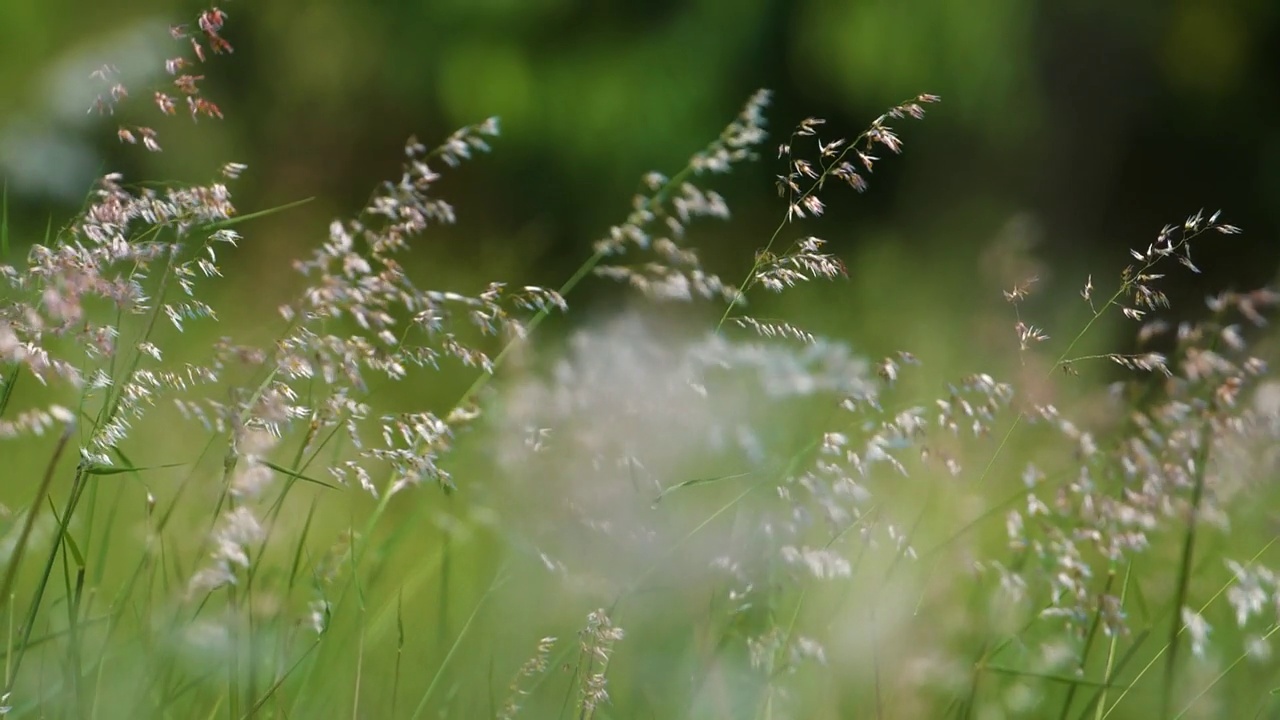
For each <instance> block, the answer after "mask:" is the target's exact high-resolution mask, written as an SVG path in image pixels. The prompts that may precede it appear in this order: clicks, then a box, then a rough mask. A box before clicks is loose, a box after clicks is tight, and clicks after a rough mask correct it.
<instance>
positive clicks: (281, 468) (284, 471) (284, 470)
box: [258, 460, 338, 490]
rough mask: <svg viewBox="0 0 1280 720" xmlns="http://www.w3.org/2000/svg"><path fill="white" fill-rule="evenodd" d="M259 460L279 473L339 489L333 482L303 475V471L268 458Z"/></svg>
mask: <svg viewBox="0 0 1280 720" xmlns="http://www.w3.org/2000/svg"><path fill="white" fill-rule="evenodd" d="M258 462H260V463H262V464H263V465H266V466H267V467H269V468H271V469H272V470H275V471H276V472H278V473H280V474H282V475H288V476H289V477H291V478H297V479H299V480H302V481H304V482H309V483H315V484H316V485H320V486H322V487H327V488H329V489H330V490H337V489H338V486H337V485H333V484H331V483H327V482H325V481H323V480H316V479H315V478H313V477H307V476H306V475H303V474H302V473H300V472H295V471H293V470H290V469H289V468H287V467H284V466H283V465H277V464H275V463H273V462H270V461H267V460H259V461H258Z"/></svg>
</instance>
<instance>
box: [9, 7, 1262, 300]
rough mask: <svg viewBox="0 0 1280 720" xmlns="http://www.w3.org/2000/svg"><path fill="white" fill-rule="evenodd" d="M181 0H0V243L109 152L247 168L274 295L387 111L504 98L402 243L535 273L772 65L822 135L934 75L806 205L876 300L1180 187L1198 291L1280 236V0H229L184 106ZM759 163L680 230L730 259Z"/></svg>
mask: <svg viewBox="0 0 1280 720" xmlns="http://www.w3.org/2000/svg"><path fill="white" fill-rule="evenodd" d="M200 8H201V6H200V5H199V4H195V3H179V2H173V1H172V0H141V1H139V2H133V3H118V2H115V3H113V2H110V1H107V2H92V3H91V2H86V1H84V0H50V1H49V2H42V3H20V2H18V3H5V4H4V5H3V7H0V23H3V27H5V28H6V29H7V30H6V33H5V36H6V39H5V42H4V43H2V44H0V93H2V94H3V97H4V98H5V102H4V103H0V172H3V175H4V176H5V177H6V178H7V182H8V188H9V201H10V206H11V213H12V215H13V227H14V229H15V231H21V232H15V237H19V238H20V237H23V236H24V233H25V236H26V237H31V238H38V237H40V236H42V235H43V231H44V228H45V226H46V223H47V222H48V221H49V219H50V218H53V221H54V224H55V225H57V224H58V223H59V222H60V221H61V220H62V219H64V218H66V217H68V214H69V213H70V212H71V211H72V210H73V209H74V208H76V207H78V206H79V204H80V202H81V200H82V199H83V196H84V193H85V191H86V189H87V188H88V187H89V185H90V183H91V182H92V180H93V178H94V177H95V176H96V175H98V174H99V173H101V172H104V171H108V170H119V171H122V172H124V173H125V174H126V176H127V177H129V178H134V179H141V178H147V179H159V178H168V179H181V180H204V179H206V178H208V177H210V176H211V175H212V173H213V172H214V169H215V168H216V167H217V166H218V165H219V164H221V163H222V162H225V161H228V160H239V161H243V162H247V163H249V164H250V166H251V167H250V171H249V172H248V173H247V174H246V176H245V178H244V179H243V180H242V181H240V182H239V183H238V184H237V185H236V186H235V193H236V196H237V198H238V203H237V204H238V206H239V207H240V209H241V211H242V212H250V211H253V210H257V209H261V208H265V207H269V206H272V205H277V204H281V203H285V202H289V201H291V200H296V199H299V198H303V197H312V196H314V197H315V198H317V199H316V201H315V202H313V203H311V204H309V205H308V206H306V207H305V208H302V209H299V210H294V211H291V212H289V213H285V214H283V215H279V216H276V217H273V218H271V219H269V220H264V221H262V222H259V223H256V224H255V225H253V226H250V227H246V228H245V231H246V235H248V236H249V238H250V242H249V244H248V248H247V250H246V252H244V253H242V254H241V255H240V257H239V259H238V260H235V261H233V262H240V263H243V264H244V265H245V266H246V268H247V271H246V272H244V273H242V274H240V275H239V277H240V278H242V281H243V282H245V283H247V284H252V286H253V287H255V288H256V289H258V290H263V291H265V292H261V293H259V294H257V295H255V297H256V298H260V299H262V300H263V301H264V302H270V303H272V304H274V301H276V300H279V299H282V298H283V297H287V290H288V287H286V284H283V283H273V282H270V280H271V278H272V276H273V275H274V274H275V273H276V269H277V268H279V267H281V263H280V262H279V261H280V260H281V259H283V258H291V257H295V256H297V255H298V254H300V253H301V252H302V251H303V250H304V248H305V247H307V246H308V244H309V243H311V242H313V241H314V240H316V239H317V238H319V237H321V234H322V233H323V231H324V228H325V226H326V224H327V221H328V220H329V219H330V218H332V217H345V216H348V215H350V214H351V213H352V212H354V211H355V210H356V209H358V208H359V206H360V204H361V203H362V202H363V201H364V199H365V198H366V197H367V195H368V192H369V190H370V189H371V187H372V186H373V185H374V184H375V183H376V182H378V181H379V180H381V179H384V178H389V177H392V176H394V175H396V174H397V168H398V163H399V161H400V152H399V148H400V146H401V144H402V142H403V141H404V139H405V138H406V137H408V136H409V135H411V134H415V133H416V134H417V135H418V136H419V137H421V138H422V139H423V140H424V141H426V142H428V144H431V142H432V141H435V140H438V139H441V138H443V137H444V136H445V135H446V134H447V133H448V132H450V131H451V130H453V129H454V128H456V127H457V126H460V125H462V124H466V123H471V122H478V121H480V120H481V119H483V118H485V117H487V116H489V115H498V116H500V117H501V119H502V127H503V137H502V138H500V140H499V141H498V143H497V146H496V152H495V153H494V154H493V156H492V157H487V158H485V159H483V161H481V162H477V163H474V164H472V165H471V166H469V167H467V168H465V169H464V170H462V171H458V172H451V173H450V174H449V175H450V177H448V179H447V182H446V184H444V185H442V186H441V192H442V193H443V194H444V195H446V196H447V197H448V199H449V200H451V201H452V202H454V203H455V204H456V205H457V207H458V211H459V217H460V226H459V227H458V228H457V229H456V230H452V231H447V232H440V233H439V234H438V236H437V237H438V238H439V239H440V241H439V242H434V243H431V247H430V248H429V249H428V248H426V247H424V248H423V251H422V257H423V262H424V264H429V266H430V268H434V272H437V273H439V275H440V276H441V277H444V278H450V279H453V280H456V281H457V282H458V283H459V285H460V286H467V285H471V286H475V285H476V284H478V283H479V282H480V281H483V280H487V279H492V278H493V277H495V276H504V277H507V278H511V279H514V280H519V281H521V282H542V283H547V284H558V283H559V282H560V281H561V280H562V279H563V278H565V277H566V276H567V275H568V274H569V273H570V272H571V271H572V269H573V268H575V267H577V265H578V263H579V262H580V261H581V259H582V258H584V257H585V256H586V255H587V254H589V243H590V242H591V241H592V240H593V239H594V238H596V237H599V236H600V235H601V234H603V233H604V231H605V230H606V229H607V227H608V226H609V225H610V224H612V223H615V222H618V221H620V220H621V219H622V217H623V216H624V215H625V212H626V210H627V203H628V200H629V198H630V196H631V194H632V193H633V192H634V191H635V190H636V189H637V187H638V180H639V178H640V176H641V175H642V174H643V173H644V172H646V171H648V170H664V171H668V172H672V171H674V170H677V169H679V168H680V167H681V166H682V165H683V163H684V161H685V159H686V158H687V157H688V155H689V154H690V153H692V152H693V151H694V150H696V149H698V148H700V147H701V146H702V145H703V144H705V142H707V141H708V140H710V139H711V138H713V137H714V136H715V134H716V133H717V132H718V131H719V129H720V128H721V127H723V125H724V124H725V123H726V122H727V121H728V120H729V119H730V118H731V117H732V116H733V114H734V113H735V112H736V111H737V109H738V108H739V107H740V106H741V104H742V103H743V102H744V101H745V99H746V98H747V96H748V95H749V94H750V93H751V92H752V91H753V90H754V89H756V88H757V87H769V88H773V89H774V90H776V91H777V96H776V103H775V105H774V107H773V108H772V109H771V111H770V113H769V119H770V122H771V123H772V127H773V129H774V131H775V133H777V134H782V133H784V132H786V131H789V130H790V128H791V127H792V126H793V125H794V124H795V123H796V122H797V121H799V120H800V119H802V118H804V117H806V116H810V115H816V116H819V117H824V118H826V119H828V121H829V123H828V125H827V126H826V128H825V129H824V136H825V137H827V138H830V137H834V136H837V135H841V134H843V135H848V136H852V135H853V134H856V133H857V132H858V131H859V130H860V129H862V128H864V127H865V126H866V124H867V123H868V122H869V121H870V120H871V119H872V118H874V117H875V116H876V115H878V114H879V113H880V112H881V111H882V110H883V109H884V108H886V107H888V106H890V105H892V104H894V103H896V102H898V101H900V100H903V99H905V98H908V97H911V96H914V95H916V94H918V93H921V92H929V93H935V94H938V95H941V96H942V98H943V104H942V105H940V106H935V107H933V108H932V109H931V114H930V116H929V117H928V118H927V119H926V120H925V121H924V122H923V123H915V122H910V123H907V122H902V123H899V124H900V125H901V127H900V129H901V130H902V133H903V136H904V138H905V140H906V143H907V154H906V157H905V158H902V159H894V160H893V161H892V162H888V163H882V164H881V165H880V167H879V168H878V171H877V173H876V176H875V177H874V178H872V187H871V191H870V193H869V194H868V196H867V197H864V198H857V199H854V198H847V199H848V202H830V203H829V205H831V213H830V215H831V217H830V218H829V219H827V220H825V221H824V222H823V223H821V224H819V225H818V226H817V227H815V228H812V229H810V230H809V231H810V232H813V233H814V234H818V235H820V236H822V237H825V238H827V239H829V240H831V241H832V242H833V243H834V244H835V248H836V251H837V252H838V253H840V254H841V255H843V256H844V257H845V258H846V259H848V260H851V261H853V260H858V259H859V258H860V254H861V253H869V255H868V257H867V258H865V259H864V260H863V262H861V263H854V262H851V267H853V271H854V275H855V278H856V277H857V276H858V275H859V273H861V272H863V271H866V272H870V273H873V274H874V273H879V272H880V269H879V268H875V267H868V265H867V264H868V263H871V262H873V260H872V258H877V257H878V258H880V259H881V261H887V259H886V258H885V257H884V255H885V253H886V252H887V253H889V254H891V255H893V254H904V257H908V258H910V259H911V263H909V266H910V268H911V272H910V274H909V276H906V277H900V278H896V281H897V282H900V283H903V284H904V287H903V289H902V293H901V295H899V296H898V297H900V298H908V297H910V296H912V295H916V294H918V293H922V292H923V293H925V294H926V295H927V296H933V295H934V293H933V292H932V291H931V290H930V287H932V286H934V285H936V284H939V283H941V285H942V286H943V287H944V289H945V290H946V291H948V292H949V290H950V288H946V287H945V286H946V285H947V284H948V283H947V280H946V278H948V277H956V276H957V275H959V276H967V275H969V274H971V273H973V272H974V271H976V270H977V269H978V268H979V266H981V265H982V264H983V262H984V256H983V253H982V248H984V247H987V246H989V245H990V244H991V243H992V242H993V241H994V240H995V239H996V238H999V237H1001V236H1002V234H1006V235H1007V233H1008V232H1009V230H1010V228H1011V227H1012V229H1013V230H1014V231H1015V232H1016V233H1017V234H1019V235H1021V236H1023V238H1024V239H1025V240H1026V241H1030V242H1032V243H1033V244H1038V250H1037V252H1038V253H1040V254H1041V255H1042V256H1043V257H1045V258H1046V259H1048V260H1049V261H1050V262H1049V266H1050V268H1054V267H1064V268H1067V269H1069V270H1072V271H1073V272H1049V271H1047V270H1046V271H1045V272H1044V273H1043V274H1044V277H1042V280H1044V281H1045V282H1050V281H1053V280H1055V279H1063V281H1064V282H1065V283H1066V284H1067V285H1069V286H1071V289H1072V290H1074V288H1075V287H1078V284H1079V283H1080V282H1081V281H1082V278H1083V274H1084V272H1083V269H1084V268H1085V267H1086V266H1087V267H1088V268H1090V269H1092V270H1095V271H1098V272H1100V270H1099V266H1101V267H1102V268H1105V269H1106V271H1107V272H1108V273H1110V272H1111V271H1112V269H1113V268H1114V269H1116V270H1118V269H1119V267H1120V265H1121V263H1123V262H1125V256H1124V251H1125V249H1127V248H1128V247H1131V246H1138V245H1142V246H1145V244H1146V243H1147V242H1149V240H1150V239H1152V238H1153V237H1154V235H1155V233H1156V232H1157V231H1158V230H1159V228H1160V227H1161V226H1162V225H1163V224H1164V223H1166V222H1178V221H1180V220H1181V219H1182V218H1184V217H1185V216H1187V215H1188V214H1190V213H1192V212H1194V211H1195V210H1196V209H1198V208H1200V207H1202V206H1203V207H1206V208H1209V209H1216V208H1222V209H1223V210H1224V211H1225V213H1226V215H1225V217H1226V218H1227V220H1228V221H1229V222H1233V223H1235V224H1237V225H1240V226H1242V227H1244V228H1245V229H1246V230H1247V233H1248V234H1247V235H1246V236H1245V238H1244V239H1243V240H1240V241H1233V242H1232V243H1231V244H1230V245H1229V246H1228V245H1226V244H1223V246H1222V247H1221V248H1213V247H1207V246H1206V247H1204V248H1201V249H1198V254H1197V258H1198V260H1199V261H1200V264H1201V267H1202V268H1204V269H1205V270H1206V272H1207V273H1208V274H1209V275H1210V276H1211V277H1210V278H1209V279H1207V280H1206V286H1212V287H1221V286H1223V285H1224V284H1233V285H1237V286H1240V287H1252V286H1256V285H1258V284H1261V283H1263V282H1267V281H1269V280H1271V278H1272V275H1273V270H1274V268H1275V265H1276V261H1277V258H1280V252H1277V250H1276V246H1275V244H1274V243H1273V242H1271V241H1270V239H1271V238H1273V237H1274V234H1275V230H1276V228H1277V226H1278V225H1280V203H1276V202H1275V201H1274V199H1275V198H1276V197H1278V196H1280V124H1278V123H1277V122H1276V117H1277V111H1278V110H1280V107H1278V106H1277V105H1278V100H1280V83H1276V82H1275V68H1276V67H1277V62H1278V61H1280V50H1278V48H1280V42H1278V40H1280V38H1278V37H1277V36H1278V34H1280V6H1278V5H1277V4H1276V3H1274V2H1270V1H1269V0H1231V1H1229V2H1218V1H1217V0H1174V1H1172V2H1137V3H1132V2H1127V3H1110V2H1088V1H1084V2H1027V1H1025V0H981V2H969V1H964V2H962V1H960V0H930V1H928V2H899V1H888V0H884V1H873V0H866V1H863V0H844V1H839V2H833V1H830V0H828V1H822V0H695V1H692V2H671V1H657V2H647V3H635V2H627V1H623V0H595V1H593V2H574V1H573V0H442V1H438V2H380V3H359V4H352V3H342V2H336V1H334V0H315V1H314V2H308V3H250V2H237V1H232V2H228V3H226V6H225V8H224V10H225V11H226V12H227V13H228V15H229V20H228V23H227V26H226V28H225V34H226V36H227V38H228V39H229V40H230V41H231V42H232V43H233V45H234V46H235V48H236V52H235V54H234V55H233V56H230V57H217V58H213V59H212V60H211V62H209V63H207V64H206V65H205V66H204V67H203V68H199V69H197V71H196V72H203V73H204V74H205V75H207V80H206V81H205V88H206V90H205V92H206V95H207V96H208V97H210V98H211V99H213V100H214V101H216V102H218V103H219V104H220V106H221V107H222V109H223V110H224V112H225V113H226V116H227V117H226V119H225V120H224V121H210V120H204V121H201V122H200V123H199V125H198V126H193V125H192V123H191V122H190V121H189V119H187V118H185V117H183V116H181V114H180V115H179V116H178V117H173V118H160V117H159V114H158V113H157V112H156V111H155V108H154V106H153V105H151V104H150V100H149V97H150V92H151V91H152V90H153V89H155V88H160V87H163V86H164V84H165V83H166V82H167V78H166V77H164V75H163V60H164V58H165V57H169V56H171V55H175V54H179V52H181V51H184V50H185V48H184V47H183V45H182V43H181V42H175V41H173V40H170V39H169V37H168V35H167V33H166V26H167V25H168V24H170V23H174V22H180V21H193V20H194V18H195V14H196V12H197V11H198V10H199V9H200ZM106 62H110V63H113V64H115V65H116V66H118V67H119V68H120V69H121V71H122V73H123V76H124V79H125V81H126V83H127V84H128V86H129V87H130V89H131V92H132V93H133V95H132V97H131V98H130V99H129V101H128V103H127V104H126V105H125V106H123V107H122V109H121V110H122V116H121V117H120V118H115V119H113V118H101V119H100V118H98V117H97V116H96V115H92V114H86V112H85V110H86V109H87V108H88V107H89V105H90V104H91V103H92V101H93V98H94V96H95V95H96V93H98V92H99V91H100V88H98V87H97V86H96V85H95V83H94V81H92V80H91V79H90V78H89V74H90V72H91V71H92V70H94V69H95V68H97V67H98V66H99V65H101V64H102V63H106ZM116 120H126V121H132V122H137V123H139V124H145V125H151V126H154V127H155V128H156V129H157V130H158V131H159V132H160V133H161V142H162V144H163V145H164V146H165V148H166V150H165V152H164V153H162V154H158V155H151V154H148V153H146V152H144V151H142V150H141V149H140V148H139V147H134V146H122V145H120V144H119V143H118V142H117V141H116V139H115V133H114V130H115V127H116ZM764 160H765V162H762V163H760V164H758V165H756V166H755V167H754V168H752V169H750V170H748V171H746V172H743V173H740V176H739V177H735V178H734V179H733V181H732V182H731V183H730V184H728V185H727V186H724V187H725V191H726V193H727V194H728V197H729V200H730V206H731V208H733V209H734V210H735V212H736V213H737V215H738V221H737V222H736V223H734V224H732V225H731V226H728V227H727V228H722V227H714V226H712V227H706V226H704V227H703V229H702V233H703V234H702V235H701V236H699V237H698V238H696V239H695V243H697V244H699V245H701V246H702V247H703V252H704V254H705V257H707V258H708V265H709V266H710V267H711V268H712V269H715V270H720V271H723V272H724V273H725V274H726V275H727V276H728V277H740V276H741V272H742V271H743V270H744V269H745V265H746V264H747V263H749V262H750V258H751V252H752V251H753V250H754V249H755V248H756V247H758V246H760V245H761V244H763V242H764V239H765V238H766V237H767V234H768V232H770V231H771V230H772V227H773V225H774V224H776V222H777V219H778V218H779V217H780V213H781V211H782V206H781V205H780V204H779V203H778V202H776V201H775V200H773V199H772V198H773V192H772V174H773V173H774V172H775V171H776V170H777V168H778V163H777V162H776V161H774V160H773V159H772V158H765V159H764ZM1011 220H1016V222H1015V223H1014V225H1012V226H1010V221H1011ZM884 244H888V245H891V246H893V249H891V250H877V249H876V246H878V245H884ZM1092 258H1096V259H1097V261H1094V260H1092ZM1075 270H1082V272H1074V271H1075ZM425 272H432V270H425ZM273 287H279V288H280V296H279V297H272V295H271V289H272V288H273ZM1192 291H1193V292H1192V296H1193V297H1198V296H1199V295H1201V294H1203V288H1201V287H1199V286H1196V287H1193V288H1192ZM584 292H585V293H586V294H588V295H589V294H590V293H591V292H592V290H591V289H590V288H585V289H584ZM582 301H583V298H582V297H581V296H580V298H579V303H581V302H582ZM961 309H963V307H962V308H961ZM886 310H887V308H884V307H853V308H850V314H851V315H852V316H853V317H860V316H867V315H871V314H879V313H883V312H885V311H886Z"/></svg>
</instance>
